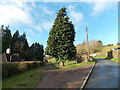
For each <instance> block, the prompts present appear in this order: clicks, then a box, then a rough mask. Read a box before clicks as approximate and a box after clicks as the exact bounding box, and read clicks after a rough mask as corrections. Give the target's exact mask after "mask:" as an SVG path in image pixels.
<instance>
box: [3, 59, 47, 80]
mask: <svg viewBox="0 0 120 90" xmlns="http://www.w3.org/2000/svg"><path fill="white" fill-rule="evenodd" d="M44 64H45V63H44V62H40V61H34V62H15V63H14V62H13V63H3V64H2V78H3V79H5V78H7V77H10V76H14V75H16V74H19V73H23V72H26V71H27V70H29V69H32V68H36V67H39V66H42V65H44Z"/></svg>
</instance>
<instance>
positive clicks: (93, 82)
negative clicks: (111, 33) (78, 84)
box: [85, 59, 120, 88]
mask: <svg viewBox="0 0 120 90" xmlns="http://www.w3.org/2000/svg"><path fill="white" fill-rule="evenodd" d="M97 61H98V63H97V64H96V66H95V68H94V70H93V72H92V74H91V76H90V78H89V80H88V82H87V84H86V86H85V88H118V86H120V85H118V84H120V83H118V81H120V80H118V79H120V78H118V70H119V69H118V66H119V65H118V64H117V63H116V62H113V61H111V60H105V59H97ZM119 77H120V75H119Z"/></svg>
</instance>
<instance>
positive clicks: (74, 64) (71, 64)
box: [48, 58, 96, 69]
mask: <svg viewBox="0 0 120 90" xmlns="http://www.w3.org/2000/svg"><path fill="white" fill-rule="evenodd" d="M48 62H49V64H51V63H57V62H56V60H55V58H52V59H49V60H48ZM95 62H96V61H95V60H92V61H91V62H82V63H77V61H76V60H72V61H68V62H65V66H58V65H57V64H55V66H54V67H55V68H56V69H70V68H76V67H82V66H87V65H90V64H94V63H95Z"/></svg>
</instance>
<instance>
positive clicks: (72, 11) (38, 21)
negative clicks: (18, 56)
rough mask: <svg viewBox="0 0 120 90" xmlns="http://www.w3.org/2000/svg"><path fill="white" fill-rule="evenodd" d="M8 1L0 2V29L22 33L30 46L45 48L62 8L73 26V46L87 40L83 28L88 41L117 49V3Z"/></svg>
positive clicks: (2, 0)
mask: <svg viewBox="0 0 120 90" xmlns="http://www.w3.org/2000/svg"><path fill="white" fill-rule="evenodd" d="M8 1H9V0H8ZM8 1H7V0H1V1H0V25H5V26H7V25H9V26H10V30H11V32H12V34H13V33H14V32H15V31H16V30H19V32H20V34H23V32H25V33H26V35H27V40H28V43H29V45H31V44H32V43H35V42H39V43H40V44H43V46H44V47H46V46H47V39H48V37H49V32H50V30H51V28H52V25H53V22H54V20H55V18H56V14H57V12H58V11H59V10H60V9H61V8H63V7H66V9H67V16H68V17H69V18H70V21H72V23H73V24H74V26H75V32H76V35H75V41H74V44H75V45H78V44H80V43H82V42H83V41H84V40H85V39H86V34H85V29H86V26H87V27H88V34H89V41H90V40H101V41H102V42H103V45H107V44H114V45H116V44H117V42H118V3H117V2H97V0H94V1H95V2H87V1H86V2H83V1H80V2H73V1H71V0H69V1H68V2H53V1H51V2H46V1H45V0H44V2H40V1H32V0H30V1H23V0H19V1H15V0H12V1H14V2H11V1H9V2H8Z"/></svg>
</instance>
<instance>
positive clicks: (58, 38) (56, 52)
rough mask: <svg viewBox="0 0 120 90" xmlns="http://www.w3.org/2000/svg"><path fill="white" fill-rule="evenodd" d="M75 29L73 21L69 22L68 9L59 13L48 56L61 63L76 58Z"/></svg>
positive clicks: (50, 35)
mask: <svg viewBox="0 0 120 90" xmlns="http://www.w3.org/2000/svg"><path fill="white" fill-rule="evenodd" d="M74 38H75V29H74V25H73V24H72V21H69V17H68V16H67V12H66V8H62V9H61V10H59V12H58V13H57V17H56V19H55V21H54V25H53V26H52V29H51V31H50V33H49V37H48V41H47V47H46V54H47V55H51V56H53V57H55V58H56V60H58V61H59V62H62V64H63V65H64V62H65V61H66V60H70V59H72V58H73V57H75V56H76V48H75V46H74Z"/></svg>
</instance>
